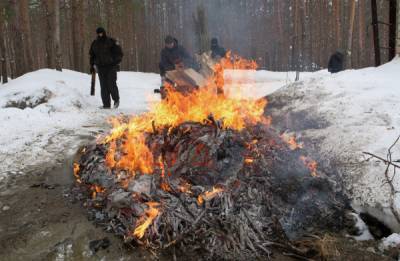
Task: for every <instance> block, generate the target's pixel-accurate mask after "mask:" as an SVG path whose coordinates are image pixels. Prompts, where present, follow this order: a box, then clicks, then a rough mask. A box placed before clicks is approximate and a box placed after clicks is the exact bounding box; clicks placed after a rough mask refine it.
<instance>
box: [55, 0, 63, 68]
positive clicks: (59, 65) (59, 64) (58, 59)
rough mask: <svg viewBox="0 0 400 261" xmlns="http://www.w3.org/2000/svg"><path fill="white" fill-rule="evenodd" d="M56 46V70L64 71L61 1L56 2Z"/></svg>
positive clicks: (56, 0)
mask: <svg viewBox="0 0 400 261" xmlns="http://www.w3.org/2000/svg"><path fill="white" fill-rule="evenodd" d="M54 19H55V28H54V45H55V50H56V70H57V71H61V70H62V53H61V35H60V34H61V33H60V0H54Z"/></svg>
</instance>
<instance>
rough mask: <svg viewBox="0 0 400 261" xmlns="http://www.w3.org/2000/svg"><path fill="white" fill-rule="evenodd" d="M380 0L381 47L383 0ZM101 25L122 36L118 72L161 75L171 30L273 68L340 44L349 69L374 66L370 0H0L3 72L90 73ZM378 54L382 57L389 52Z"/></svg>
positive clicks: (190, 45) (317, 58)
mask: <svg viewBox="0 0 400 261" xmlns="http://www.w3.org/2000/svg"><path fill="white" fill-rule="evenodd" d="M377 3H378V14H379V17H378V19H379V21H380V22H382V23H381V24H380V25H379V32H380V42H381V46H383V47H385V46H388V44H387V43H388V34H389V28H388V26H387V25H385V23H388V17H389V1H388V0H378V1H377ZM98 26H103V27H105V28H106V30H107V31H108V34H109V35H110V36H112V37H114V38H116V39H118V40H119V42H120V43H121V45H122V47H123V50H124V53H125V56H124V60H123V63H122V68H121V69H122V70H133V71H145V72H157V71H158V66H157V64H158V60H159V53H160V49H161V48H162V47H163V38H164V37H165V35H167V34H171V35H174V36H175V37H176V38H177V39H178V40H179V42H180V43H181V44H183V45H184V46H185V47H186V48H187V49H188V50H189V51H190V52H192V53H200V52H201V51H204V50H207V48H208V46H209V40H210V38H212V37H217V38H219V41H220V43H221V44H222V45H223V46H224V47H225V48H226V49H231V50H233V51H234V52H235V53H238V54H240V55H242V56H245V57H248V58H252V59H255V60H257V62H258V63H259V65H260V66H261V67H262V68H266V69H269V70H301V71H302V70H307V71H309V70H317V69H320V68H323V67H326V65H327V61H328V59H329V56H330V55H331V54H332V53H333V52H334V51H336V50H337V49H341V50H343V51H344V52H346V53H347V57H348V60H347V62H346V64H347V66H348V67H351V68H360V67H366V66H373V65H374V52H373V34H372V25H371V0H358V1H356V0H1V1H0V27H1V33H0V53H1V57H2V63H1V64H2V68H3V69H2V72H3V75H4V71H6V72H7V73H8V75H9V76H10V77H12V78H14V77H17V76H19V75H21V74H23V73H26V72H29V71H33V70H36V69H39V68H44V67H50V68H55V67H57V66H62V67H63V68H69V69H73V70H77V71H82V72H88V71H89V64H88V63H89V62H88V50H89V46H90V44H91V42H92V40H93V39H94V38H95V37H96V35H95V29H96V27H98ZM381 56H382V62H385V61H387V60H388V50H387V49H385V48H382V50H381ZM4 69H6V70H4Z"/></svg>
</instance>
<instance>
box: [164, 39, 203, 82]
mask: <svg viewBox="0 0 400 261" xmlns="http://www.w3.org/2000/svg"><path fill="white" fill-rule="evenodd" d="M177 65H179V66H185V67H192V68H195V69H196V68H197V65H196V62H195V61H194V59H193V58H192V57H191V56H190V55H189V53H188V52H187V51H186V49H185V48H184V47H183V46H182V45H179V44H178V40H177V39H175V38H174V37H172V36H170V35H168V36H167V37H165V47H164V49H163V50H162V51H161V61H160V64H159V68H160V75H161V77H162V78H164V77H165V74H166V72H167V71H172V70H175V69H176V67H177Z"/></svg>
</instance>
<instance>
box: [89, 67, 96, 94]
mask: <svg viewBox="0 0 400 261" xmlns="http://www.w3.org/2000/svg"><path fill="white" fill-rule="evenodd" d="M95 93H96V72H92V84H91V85H90V95H91V96H94V95H95Z"/></svg>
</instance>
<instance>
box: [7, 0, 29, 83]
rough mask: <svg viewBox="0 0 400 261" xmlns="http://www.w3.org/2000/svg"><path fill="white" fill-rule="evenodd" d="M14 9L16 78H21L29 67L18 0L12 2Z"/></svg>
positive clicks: (13, 29)
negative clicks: (25, 53) (25, 54)
mask: <svg viewBox="0 0 400 261" xmlns="http://www.w3.org/2000/svg"><path fill="white" fill-rule="evenodd" d="M11 4H12V8H13V16H12V18H13V20H12V32H13V43H14V46H13V47H14V57H15V68H16V71H15V77H18V76H21V75H23V74H24V73H26V72H27V65H26V60H25V56H24V52H23V50H24V45H23V37H22V33H21V26H20V18H19V16H20V15H19V13H20V12H19V8H18V4H17V0H11ZM15 50H18V51H15Z"/></svg>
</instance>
